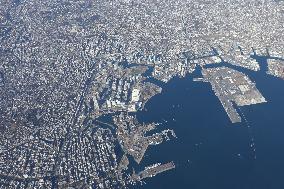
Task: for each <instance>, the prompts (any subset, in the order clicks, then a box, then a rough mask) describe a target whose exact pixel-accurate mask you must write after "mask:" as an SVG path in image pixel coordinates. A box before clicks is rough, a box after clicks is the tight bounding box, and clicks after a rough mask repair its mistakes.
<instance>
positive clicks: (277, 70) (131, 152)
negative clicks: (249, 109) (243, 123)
mask: <svg viewBox="0 0 284 189" xmlns="http://www.w3.org/2000/svg"><path fill="white" fill-rule="evenodd" d="M283 9H284V3H283V1H273V0H269V1H261V0H255V1H243V0H235V1H229V0H224V1H219V0H213V1H210V2H209V1H206V2H205V1H195V2H193V1H189V0H188V1H187V0H176V1H162V0H157V1H152V0H141V1H139V2H138V1H125V0H106V1H101V0H94V1H87V0H85V1H53V0H47V1H38V0H30V1H3V2H1V3H0V137H1V140H0V188H19V189H25V188H60V187H61V188H68V187H69V188H72V187H73V188H101V189H104V188H105V189H110V188H122V187H128V185H129V184H136V183H137V182H139V181H141V180H142V179H145V178H148V177H151V176H155V175H156V174H158V173H161V172H163V171H166V170H171V169H173V168H175V166H174V163H173V162H170V163H166V164H155V165H153V166H150V167H147V168H145V169H144V171H141V172H138V173H135V172H134V173H133V174H132V173H131V169H132V167H131V166H132V163H131V160H132V159H134V162H135V163H136V164H138V166H142V165H141V163H140V162H141V160H142V158H143V157H144V154H145V153H147V148H148V146H149V145H157V144H160V143H162V142H163V141H165V140H168V139H169V138H170V137H171V135H172V136H175V135H174V132H173V131H172V130H164V131H162V132H160V133H156V134H153V135H147V132H148V131H151V130H153V129H155V128H156V125H155V124H142V123H140V122H139V121H137V119H136V117H135V114H136V112H137V111H140V110H143V109H144V106H145V104H146V103H147V102H148V100H149V99H151V98H152V97H153V96H155V95H156V94H159V93H161V92H162V88H161V86H159V83H160V82H159V81H162V82H168V81H170V79H172V78H173V77H176V76H177V77H185V76H186V75H188V74H191V73H193V72H194V71H195V70H196V68H197V67H198V68H201V69H202V74H203V77H204V78H203V79H201V80H204V81H209V82H210V83H211V85H212V87H213V89H214V91H215V93H216V95H217V96H218V97H219V99H220V101H221V102H222V104H223V106H224V108H225V110H226V112H227V113H228V115H229V117H230V118H231V120H232V122H238V121H240V116H239V115H238V114H237V112H236V110H235V109H234V108H233V106H232V102H234V103H236V104H237V105H238V106H243V105H250V104H255V103H261V102H265V99H264V97H262V95H261V94H260V92H259V91H258V90H257V89H256V87H255V84H254V83H253V82H252V81H250V79H249V78H248V77H247V76H246V75H244V74H242V73H241V72H238V71H236V70H234V69H231V68H230V69H229V68H226V67H224V66H223V64H224V63H228V64H229V65H231V66H233V67H241V68H245V69H249V70H252V71H259V69H260V68H261V66H260V65H259V64H258V62H256V61H255V59H254V58H255V56H261V57H266V58H269V60H268V74H271V75H274V76H276V77H280V78H283V61H282V60H283V58H284V54H283V53H284V52H283V44H284V41H283V40H284V36H283V35H284V32H283V25H284V14H283ZM207 66H213V67H214V68H210V69H209V68H207ZM154 81H156V82H155V83H154ZM157 81H158V82H157ZM128 113H129V114H131V115H128ZM104 117H110V121H109V122H104V121H102V120H101V119H103V118H104ZM117 149H118V150H117ZM119 150H120V151H122V152H123V153H122V154H121V153H118V151H119ZM161 162H162V160H161ZM139 163H140V164H139ZM140 170H143V168H142V169H140Z"/></svg>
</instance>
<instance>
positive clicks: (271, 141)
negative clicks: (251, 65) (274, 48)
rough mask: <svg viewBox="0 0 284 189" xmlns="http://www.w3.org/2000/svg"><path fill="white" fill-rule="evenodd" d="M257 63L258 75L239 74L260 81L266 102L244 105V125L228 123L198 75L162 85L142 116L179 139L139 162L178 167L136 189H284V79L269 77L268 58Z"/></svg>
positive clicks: (220, 107)
mask: <svg viewBox="0 0 284 189" xmlns="http://www.w3.org/2000/svg"><path fill="white" fill-rule="evenodd" d="M259 61H260V63H261V64H262V71H260V72H253V71H248V70H245V69H238V70H239V71H242V72H244V73H246V74H248V75H249V77H250V78H251V79H252V80H253V81H255V82H256V86H257V88H258V89H259V90H260V92H261V93H262V94H263V96H265V98H266V99H267V101H268V103H264V104H257V105H252V106H245V107H241V108H240V110H239V111H240V113H243V115H244V116H245V117H246V120H247V121H243V122H242V123H238V124H232V123H231V122H230V120H229V118H228V117H227V114H226V112H225V111H224V109H223V107H222V105H221V103H220V102H219V100H218V98H217V97H216V96H215V95H214V93H213V91H212V90H211V86H210V84H209V83H201V82H193V81H192V78H193V77H196V76H200V75H199V74H195V75H191V76H187V77H185V78H174V79H172V80H171V81H170V82H169V83H167V84H165V85H164V86H163V92H162V93H161V94H159V95H156V96H155V97H153V98H152V99H151V100H150V101H149V102H148V103H147V105H146V109H147V111H143V112H140V113H139V114H138V118H139V119H140V121H143V122H162V123H163V124H162V125H160V126H159V129H160V130H162V129H168V128H169V129H174V130H175V132H176V135H177V137H178V138H177V139H173V140H172V141H168V142H165V143H163V144H161V145H159V146H152V147H150V148H149V149H148V151H147V153H146V156H145V158H144V160H143V161H142V162H141V164H142V165H143V166H147V165H150V164H153V163H156V162H161V163H165V162H169V161H172V160H173V161H174V162H175V163H176V165H177V166H176V169H175V170H171V171H168V172H164V173H162V174H160V175H157V176H155V177H153V178H150V179H146V183H147V184H144V185H142V186H135V187H134V188H141V189H142V188H143V189H173V188H177V189H209V188H210V189H283V188H284V179H283V175H284V137H283V135H284V124H283V117H284V113H283V107H284V101H283V97H284V87H283V84H284V81H283V80H281V79H278V78H275V77H273V76H269V75H266V74H265V68H264V65H265V59H259ZM159 129H158V130H159ZM252 140H254V141H255V147H251V144H252V142H251V141H252ZM254 150H255V151H254ZM255 157H256V158H255Z"/></svg>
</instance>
